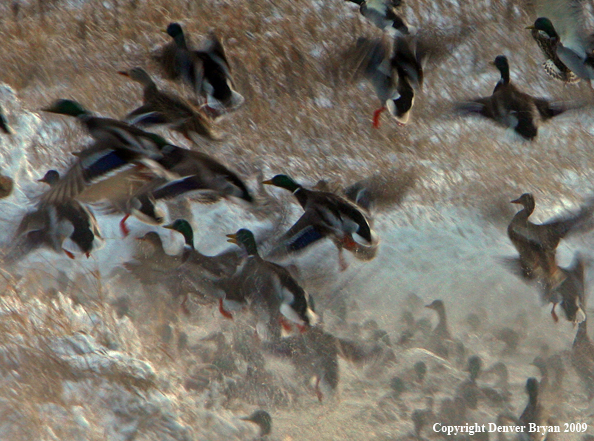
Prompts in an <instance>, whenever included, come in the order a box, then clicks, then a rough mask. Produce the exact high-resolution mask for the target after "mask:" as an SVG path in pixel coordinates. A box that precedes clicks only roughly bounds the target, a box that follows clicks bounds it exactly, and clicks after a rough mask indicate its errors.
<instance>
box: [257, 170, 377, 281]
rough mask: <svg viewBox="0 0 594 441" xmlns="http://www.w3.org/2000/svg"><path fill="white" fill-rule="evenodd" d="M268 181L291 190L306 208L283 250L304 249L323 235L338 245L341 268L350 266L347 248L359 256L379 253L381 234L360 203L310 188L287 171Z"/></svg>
mask: <svg viewBox="0 0 594 441" xmlns="http://www.w3.org/2000/svg"><path fill="white" fill-rule="evenodd" d="M264 184H267V185H274V186H275V187H280V188H284V189H286V190H289V191H290V192H292V193H293V195H294V196H295V197H296V198H297V201H298V202H299V204H300V205H301V207H303V209H304V210H305V213H304V214H303V215H302V216H301V218H299V220H298V221H297V222H296V223H295V224H294V225H293V226H292V227H291V228H290V229H289V231H287V233H285V234H284V235H283V237H282V238H281V239H280V241H281V244H280V250H281V251H284V252H297V251H301V250H303V249H305V248H307V247H308V246H309V245H311V244H313V243H315V242H317V241H319V240H320V239H324V238H329V239H331V240H332V242H334V244H335V245H336V247H337V248H338V251H339V264H340V268H341V270H344V269H346V267H347V265H346V262H344V257H343V255H342V249H343V248H345V249H347V250H348V251H351V252H352V253H353V254H354V255H355V256H356V257H357V258H359V259H363V260H370V259H373V257H375V254H376V252H377V247H378V245H379V237H378V236H377V234H376V233H375V232H374V231H373V230H372V228H371V225H370V222H369V220H368V219H367V216H366V215H365V214H364V213H363V210H362V209H361V208H360V207H358V206H357V205H355V204H353V203H352V202H349V201H348V200H346V199H345V198H343V197H341V196H338V195H336V194H334V193H330V192H325V191H316V190H308V189H306V188H304V187H303V186H302V185H300V184H298V183H297V182H295V181H294V180H293V179H292V178H290V177H289V176H287V175H276V176H274V177H273V178H272V179H270V180H268V181H264Z"/></svg>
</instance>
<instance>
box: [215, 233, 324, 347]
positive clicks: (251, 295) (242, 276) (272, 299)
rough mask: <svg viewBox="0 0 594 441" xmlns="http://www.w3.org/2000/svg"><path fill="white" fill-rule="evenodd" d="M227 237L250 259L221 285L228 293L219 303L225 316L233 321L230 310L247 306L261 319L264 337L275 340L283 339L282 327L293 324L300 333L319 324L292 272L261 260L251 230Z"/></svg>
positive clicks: (288, 327)
mask: <svg viewBox="0 0 594 441" xmlns="http://www.w3.org/2000/svg"><path fill="white" fill-rule="evenodd" d="M227 237H228V238H229V239H228V242H230V243H233V244H236V245H238V246H239V247H241V248H242V249H243V250H244V251H245V252H246V253H247V258H246V260H245V262H244V263H243V264H242V265H241V267H240V269H239V270H238V271H237V273H236V274H235V275H234V276H233V277H231V278H230V279H228V280H227V281H224V282H223V283H222V284H221V285H220V286H222V287H223V289H224V291H225V299H224V300H223V299H221V301H220V303H219V306H220V311H221V313H222V314H223V315H224V316H226V317H231V314H230V313H229V312H228V309H227V308H228V307H229V306H234V305H237V304H239V305H245V304H248V305H249V306H250V308H251V309H252V310H253V311H254V312H255V313H256V315H257V316H258V327H260V330H261V331H262V333H263V334H264V336H265V337H273V338H278V337H280V328H279V326H278V325H279V324H280V325H282V326H283V327H284V328H285V329H287V330H289V329H291V328H292V324H293V323H294V324H296V325H297V327H299V328H300V329H301V330H305V329H307V328H309V327H310V326H313V325H315V324H316V322H317V320H318V318H317V315H316V314H315V312H314V311H313V309H312V301H311V299H310V296H309V294H308V293H307V292H306V291H305V290H304V289H303V288H302V287H301V286H300V285H299V284H298V283H297V281H296V280H295V279H294V278H293V277H292V276H291V274H290V273H289V271H287V270H286V269H285V268H283V267H282V266H280V265H277V264H275V263H272V262H268V261H266V260H264V259H262V257H260V255H259V253H258V247H257V245H256V239H255V238H254V234H253V233H252V232H251V231H250V230H247V229H240V230H238V231H237V232H236V233H235V234H229V235H227ZM287 320H288V322H287ZM262 325H263V326H264V329H262Z"/></svg>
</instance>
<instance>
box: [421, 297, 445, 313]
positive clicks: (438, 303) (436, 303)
mask: <svg viewBox="0 0 594 441" xmlns="http://www.w3.org/2000/svg"><path fill="white" fill-rule="evenodd" d="M425 308H429V309H432V310H434V311H437V312H440V311H443V312H445V306H444V304H443V301H442V300H439V299H437V300H433V301H432V302H431V303H429V304H428V305H425Z"/></svg>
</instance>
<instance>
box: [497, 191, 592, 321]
mask: <svg viewBox="0 0 594 441" xmlns="http://www.w3.org/2000/svg"><path fill="white" fill-rule="evenodd" d="M512 203H515V204H520V205H522V206H523V209H522V210H520V211H518V212H517V213H516V215H515V216H514V217H513V219H512V221H511V222H510V224H509V226H508V229H507V234H508V237H509V239H510V241H511V242H512V244H513V245H514V247H515V248H516V250H518V253H519V258H518V259H517V268H518V270H517V271H515V272H517V273H518V274H519V275H520V276H521V277H522V278H524V279H525V280H528V281H535V282H537V283H539V284H540V285H541V292H542V298H543V301H545V302H551V303H553V304H554V305H553V310H552V311H551V313H552V315H553V318H554V319H555V320H556V314H555V305H556V304H557V303H559V302H562V303H563V309H564V310H565V312H566V315H567V317H568V319H570V320H571V321H574V320H576V317H577V316H581V314H579V311H580V310H581V306H580V305H581V302H582V301H581V300H580V298H581V297H583V296H582V295H581V294H580V292H583V263H582V261H581V259H579V258H578V259H577V260H576V261H574V263H573V264H572V266H571V267H569V268H567V269H563V268H560V267H558V266H557V263H556V250H557V247H558V245H559V242H560V241H561V239H563V238H564V237H566V236H567V235H568V234H570V233H571V232H572V231H576V230H579V229H584V228H585V226H587V225H588V223H589V220H590V219H591V217H592V206H591V204H590V203H588V204H587V205H585V206H584V207H582V209H581V210H580V212H579V213H578V214H577V215H572V216H564V217H560V218H557V219H553V220H551V221H548V222H545V223H543V224H534V223H532V222H530V221H529V217H530V215H531V214H532V213H533V211H534V208H535V202H534V197H533V196H532V195H531V194H530V193H524V194H523V195H522V196H520V197H519V198H518V199H515V200H514V201H512ZM588 228H589V227H588ZM580 274H581V277H580ZM567 279H569V280H567ZM582 313H583V311H582Z"/></svg>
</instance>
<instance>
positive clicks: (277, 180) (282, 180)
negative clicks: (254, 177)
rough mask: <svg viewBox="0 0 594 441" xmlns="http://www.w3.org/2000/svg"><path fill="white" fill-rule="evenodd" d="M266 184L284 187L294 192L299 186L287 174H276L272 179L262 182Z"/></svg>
mask: <svg viewBox="0 0 594 441" xmlns="http://www.w3.org/2000/svg"><path fill="white" fill-rule="evenodd" d="M262 183H263V184H266V185H274V186H275V187H280V188H284V189H285V190H289V191H290V192H293V193H294V192H296V191H297V190H299V189H300V188H301V185H299V184H298V183H297V182H295V181H294V180H293V179H292V178H290V177H289V176H287V175H276V176H274V177H273V178H272V179H269V180H268V181H264V182H262Z"/></svg>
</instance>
